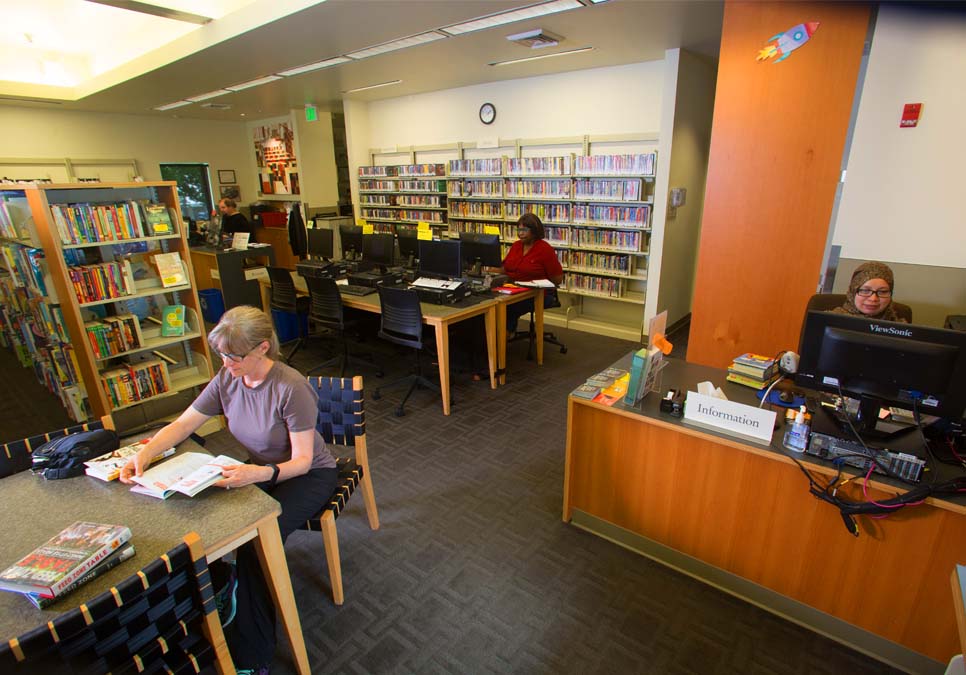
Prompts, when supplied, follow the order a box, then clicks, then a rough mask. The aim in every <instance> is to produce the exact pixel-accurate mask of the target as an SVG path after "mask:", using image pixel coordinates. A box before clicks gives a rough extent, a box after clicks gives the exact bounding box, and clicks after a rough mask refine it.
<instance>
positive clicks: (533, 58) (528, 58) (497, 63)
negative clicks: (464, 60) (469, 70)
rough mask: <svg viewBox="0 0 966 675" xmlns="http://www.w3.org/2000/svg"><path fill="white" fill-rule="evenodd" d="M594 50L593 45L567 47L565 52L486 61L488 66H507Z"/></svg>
mask: <svg viewBox="0 0 966 675" xmlns="http://www.w3.org/2000/svg"><path fill="white" fill-rule="evenodd" d="M592 51H594V48H593V47H581V48H580V49H568V50H567V51H565V52H554V53H553V54H540V55H539V56H526V57H524V58H522V59H510V60H509V61H494V62H493V63H488V64H487V65H489V66H509V65H512V64H514V63H523V62H525V61H537V60H539V59H552V58H553V57H555V56H570V55H571V54H582V53H584V52H592Z"/></svg>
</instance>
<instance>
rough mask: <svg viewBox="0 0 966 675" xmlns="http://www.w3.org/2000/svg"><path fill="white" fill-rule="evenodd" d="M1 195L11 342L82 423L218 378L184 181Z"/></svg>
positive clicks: (5, 316) (25, 187)
mask: <svg viewBox="0 0 966 675" xmlns="http://www.w3.org/2000/svg"><path fill="white" fill-rule="evenodd" d="M0 199H2V207H0V208H2V211H3V215H0V230H3V235H4V238H3V239H2V240H0V251H2V253H3V258H4V264H5V267H6V270H5V272H6V274H4V275H2V277H0V293H2V294H3V296H4V297H3V300H4V303H3V304H4V309H3V312H2V316H0V318H2V323H3V325H2V328H3V331H2V333H3V338H4V340H5V341H6V343H7V345H8V346H9V347H11V348H13V349H14V350H15V351H16V352H17V354H18V357H20V359H21V362H22V363H23V364H24V365H27V366H32V367H33V369H34V371H35V372H36V374H37V377H38V379H40V381H41V382H43V383H44V384H46V385H47V387H48V388H49V389H50V390H51V391H52V392H54V393H55V394H57V395H58V396H59V397H60V398H61V401H62V403H63V404H64V406H65V408H66V409H67V411H68V414H70V416H71V417H72V418H73V419H75V420H78V421H80V420H84V419H87V418H89V417H94V418H97V417H100V416H103V415H105V414H116V413H118V412H119V411H122V410H127V409H135V408H139V407H142V406H145V404H149V403H153V402H155V401H159V400H160V399H165V398H168V397H171V396H174V395H175V394H179V393H181V392H190V391H191V390H193V389H195V388H196V387H198V386H201V385H204V384H205V383H206V382H208V381H209V380H210V379H211V375H212V370H211V358H210V355H209V351H208V344H207V341H206V339H205V332H204V323H203V322H202V320H201V312H200V307H199V302H198V294H197V288H196V286H195V282H194V277H193V271H192V269H191V266H190V265H189V264H187V262H188V261H189V255H188V243H187V232H186V228H185V226H184V223H183V221H182V218H181V210H180V206H179V202H178V194H177V187H176V183H175V182H173V181H159V182H142V183H66V184H7V185H0ZM159 254H169V255H167V256H161V260H160V261H156V260H155V258H157V257H158V256H159ZM170 254H176V255H177V258H175V257H174V256H172V255H170ZM165 258H166V259H167V260H165ZM172 260H175V261H177V260H180V262H181V265H180V270H179V269H178V267H177V265H176V264H175V266H174V267H173V268H172V267H170V264H171V262H172ZM162 261H164V262H167V263H168V265H169V268H168V269H169V270H170V271H169V272H167V273H166V274H168V276H166V277H165V278H162V276H161V275H160V274H159V266H158V264H157V262H162ZM164 268H165V266H164V265H162V266H161V268H160V269H162V270H163V269H164ZM171 305H183V306H184V308H185V310H184V324H183V326H184V332H183V334H182V335H171V334H170V333H171V331H169V330H166V331H162V325H161V322H160V320H161V317H162V311H163V309H164V307H167V306H171ZM175 332H177V331H175ZM163 333H164V334H163ZM145 410H147V408H145V409H144V410H142V411H141V413H142V417H144V418H146V419H145V421H147V418H148V417H150V416H151V415H152V414H153V413H148V412H145Z"/></svg>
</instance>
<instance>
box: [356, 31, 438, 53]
mask: <svg viewBox="0 0 966 675" xmlns="http://www.w3.org/2000/svg"><path fill="white" fill-rule="evenodd" d="M447 37H448V36H447V35H444V34H442V33H437V32H435V31H430V32H429V33H420V34H419V35H412V36H410V37H406V38H402V39H401V40H393V41H392V42H384V43H382V44H381V45H376V46H375V47H368V48H366V49H360V50H358V51H355V52H349V53H348V54H346V56H348V57H349V58H350V59H365V58H368V57H370V56H376V55H377V54H385V53H386V52H394V51H396V50H398V49H406V48H407V47H415V46H416V45H423V44H426V43H427V42H435V41H436V40H444V39H446V38H447Z"/></svg>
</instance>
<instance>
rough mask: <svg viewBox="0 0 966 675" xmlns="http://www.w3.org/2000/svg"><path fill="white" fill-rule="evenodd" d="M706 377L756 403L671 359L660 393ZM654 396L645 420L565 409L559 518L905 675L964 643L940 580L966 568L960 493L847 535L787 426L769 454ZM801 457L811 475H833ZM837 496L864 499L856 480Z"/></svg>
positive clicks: (714, 373) (894, 488)
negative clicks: (813, 487) (667, 409)
mask: <svg viewBox="0 0 966 675" xmlns="http://www.w3.org/2000/svg"><path fill="white" fill-rule="evenodd" d="M622 363H624V365H622V366H620V367H624V368H627V367H628V366H629V363H630V360H629V355H628V358H627V359H625V361H624V362H622ZM703 380H710V381H712V382H713V383H715V384H719V385H721V386H722V388H723V389H724V390H725V393H726V395H727V396H728V397H729V398H730V399H732V400H736V401H739V402H743V403H751V402H752V401H753V400H754V399H753V397H754V392H753V391H752V390H750V389H748V388H745V387H740V386H739V385H734V384H731V383H728V382H726V381H725V372H724V371H721V370H716V369H712V368H706V367H703V366H697V365H693V364H687V363H684V362H682V361H678V360H676V359H671V360H670V362H669V364H668V367H667V368H666V369H665V371H664V373H663V382H662V385H661V386H662V388H663V389H665V390H666V389H667V388H668V387H675V388H680V389H681V390H683V391H687V390H688V389H691V390H694V388H695V384H696V383H697V382H700V381H703ZM659 398H660V397H659V395H656V394H651V395H650V396H649V397H647V398H646V399H645V400H644V402H643V404H642V407H641V408H639V409H635V408H630V407H626V406H623V405H622V404H621V403H618V404H616V405H615V407H613V408H610V407H607V406H604V405H600V404H597V403H591V402H589V401H585V400H583V399H579V398H575V397H573V396H571V397H570V398H569V399H568V416H567V417H568V422H567V449H566V460H565V469H564V501H563V519H564V521H567V522H569V521H571V520H573V522H574V523H575V524H578V525H580V526H581V527H585V528H586V529H589V530H591V531H594V532H596V533H598V534H602V535H603V536H606V537H608V538H611V539H614V540H618V541H620V542H621V543H624V544H626V545H628V546H629V547H631V548H635V549H637V550H639V551H641V552H643V553H645V554H646V555H649V556H651V557H654V558H656V559H658V560H660V561H662V562H665V563H667V564H670V565H672V566H674V567H677V568H679V569H683V570H684V571H686V572H687V573H689V574H693V575H694V576H697V577H699V578H702V579H704V580H706V581H709V582H711V583H713V584H715V585H717V586H719V587H722V588H724V589H725V590H727V591H728V592H731V593H734V594H736V595H739V596H741V597H744V598H746V599H749V600H751V601H752V602H755V603H756V604H759V605H762V606H765V607H766V608H768V609H770V610H771V611H775V612H777V613H779V614H782V615H785V616H788V617H790V618H792V619H793V620H795V621H797V622H799V623H803V624H805V625H808V626H810V627H811V628H813V629H815V630H818V631H819V632H823V633H826V634H829V635H831V636H832V637H836V638H837V639H842V640H843V641H846V642H848V643H850V644H853V645H855V646H857V647H859V648H860V649H863V650H864V651H867V652H869V653H872V654H875V655H877V656H879V657H880V658H883V659H885V660H889V661H891V662H893V663H897V664H899V665H901V667H904V668H908V669H910V670H913V671H919V672H923V671H925V672H930V671H935V669H936V667H937V666H939V665H940V664H944V663H945V662H946V661H948V660H949V657H950V656H951V655H952V654H954V653H955V652H956V650H957V648H958V647H959V644H958V639H957V638H958V636H957V629H956V619H955V615H954V611H953V604H952V599H951V597H950V593H949V576H948V575H949V570H950V569H951V568H953V567H954V566H955V564H956V563H957V562H958V563H962V561H963V560H964V559H966V495H963V496H956V497H953V498H951V499H940V498H930V499H929V500H927V503H925V504H922V505H920V506H914V507H908V508H905V509H901V510H898V511H897V512H895V513H893V514H890V516H889V517H888V518H884V519H878V520H877V519H873V518H870V517H868V516H858V517H857V522H858V524H859V529H860V536H859V537H858V538H855V537H853V536H852V535H850V534H849V533H848V532H847V531H846V529H845V526H844V525H843V522H842V519H841V517H840V515H839V513H838V510H837V509H836V508H835V507H833V506H832V505H831V504H828V503H825V502H823V501H820V500H818V499H816V498H815V497H813V496H812V495H811V494H809V492H808V483H807V481H806V479H805V477H804V476H803V475H802V473H801V471H800V470H799V468H798V467H797V465H796V464H795V463H794V461H793V460H792V458H791V453H789V452H787V451H785V450H784V449H783V448H782V447H781V445H780V440H781V435H782V433H783V430H782V429H781V428H780V429H779V430H777V431H776V432H775V441H774V442H773V444H772V446H770V447H769V446H766V445H763V444H762V445H758V444H755V443H752V442H746V441H743V440H740V439H736V438H733V437H729V436H726V435H724V434H718V433H716V432H713V431H707V430H705V429H701V428H697V427H692V426H687V425H685V424H683V423H682V422H681V420H679V419H677V418H673V417H671V416H669V415H666V414H664V413H661V412H660V411H659V409H658V405H659ZM755 403H757V402H756V401H755ZM795 456H796V457H797V458H799V459H801V460H802V461H803V463H805V464H806V466H807V467H808V469H809V470H810V471H812V473H813V474H816V475H820V476H828V477H831V476H834V475H835V474H836V470H835V468H834V467H833V466H832V465H831V463H828V462H824V461H822V460H818V459H812V458H809V457H808V456H803V455H795ZM870 485H871V486H872V487H871V488H870V492H869V497H870V498H872V499H876V500H881V499H886V498H889V497H890V496H892V495H894V494H896V493H898V492H901V491H904V490H906V489H908V486H902V484H900V483H896V482H892V481H891V480H890V479H887V478H876V479H874V480H871V481H870ZM845 492H846V493H847V494H848V495H849V498H850V499H855V500H862V499H863V498H862V495H861V479H860V480H857V481H853V483H851V484H850V485H849V487H848V489H846V490H845ZM614 526H617V527H614ZM618 528H622V529H618ZM682 554H683V555H682ZM922 655H925V657H928V658H924V657H923V656H922ZM938 672H942V670H939V671H938Z"/></svg>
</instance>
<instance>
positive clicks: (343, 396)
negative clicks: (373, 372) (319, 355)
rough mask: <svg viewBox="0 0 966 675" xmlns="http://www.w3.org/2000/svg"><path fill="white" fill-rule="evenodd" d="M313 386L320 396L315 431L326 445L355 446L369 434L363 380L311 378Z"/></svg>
mask: <svg viewBox="0 0 966 675" xmlns="http://www.w3.org/2000/svg"><path fill="white" fill-rule="evenodd" d="M309 385H310V386H311V387H312V388H313V389H315V392H316V393H317V394H318V396H319V416H318V419H317V420H316V422H315V428H316V430H318V432H319V434H321V436H322V438H324V439H325V442H326V443H337V444H339V445H347V446H355V445H356V439H361V438H364V437H365V434H366V409H365V399H364V397H363V392H362V376H361V375H356V376H355V377H351V378H349V377H310V378H309Z"/></svg>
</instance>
